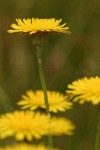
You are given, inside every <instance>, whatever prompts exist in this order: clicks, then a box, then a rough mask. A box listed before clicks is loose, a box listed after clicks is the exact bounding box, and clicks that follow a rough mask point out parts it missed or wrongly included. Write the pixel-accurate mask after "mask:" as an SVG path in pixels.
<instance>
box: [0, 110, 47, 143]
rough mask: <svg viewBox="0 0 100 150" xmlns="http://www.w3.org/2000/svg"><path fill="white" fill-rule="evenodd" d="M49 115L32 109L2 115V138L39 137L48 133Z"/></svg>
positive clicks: (0, 118)
mask: <svg viewBox="0 0 100 150" xmlns="http://www.w3.org/2000/svg"><path fill="white" fill-rule="evenodd" d="M49 119H50V117H49V116H46V115H45V114H41V113H39V112H37V113H35V112H32V111H15V112H13V113H6V114H4V115H2V116H1V117H0V138H1V139H4V138H6V137H11V136H14V137H15V138H16V139H17V140H24V139H27V140H28V141H31V140H32V139H33V138H36V139H39V138H41V137H42V136H43V135H47V134H48V130H49V128H50V127H49Z"/></svg>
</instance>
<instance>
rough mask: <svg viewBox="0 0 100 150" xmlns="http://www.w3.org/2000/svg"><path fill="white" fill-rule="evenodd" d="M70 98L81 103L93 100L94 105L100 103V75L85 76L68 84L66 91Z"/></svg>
mask: <svg viewBox="0 0 100 150" xmlns="http://www.w3.org/2000/svg"><path fill="white" fill-rule="evenodd" d="M66 93H67V96H68V98H69V99H73V101H74V102H77V101H79V103H80V104H83V103H85V102H91V103H92V104H93V105H97V104H99V103H100V77H91V78H87V77H85V78H83V79H79V80H77V81H74V82H72V84H69V85H68V90H67V91H66Z"/></svg>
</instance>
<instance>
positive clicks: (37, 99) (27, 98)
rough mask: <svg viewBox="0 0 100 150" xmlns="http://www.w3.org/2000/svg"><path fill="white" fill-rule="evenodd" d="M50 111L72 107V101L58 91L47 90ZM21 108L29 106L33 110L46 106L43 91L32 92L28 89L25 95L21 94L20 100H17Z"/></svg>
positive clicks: (55, 111)
mask: <svg viewBox="0 0 100 150" xmlns="http://www.w3.org/2000/svg"><path fill="white" fill-rule="evenodd" d="M47 95H48V101H49V106H50V111H52V112H54V113H57V112H58V111H65V110H66V109H70V108H72V103H71V102H68V101H67V100H66V98H65V96H64V95H63V94H61V93H59V92H55V91H47ZM18 105H21V106H22V109H26V108H30V109H31V110H35V109H36V108H38V107H41V108H44V109H45V108H46V106H45V100H44V94H43V91H36V92H33V91H32V90H29V91H27V92H26V95H22V100H20V101H19V102H18Z"/></svg>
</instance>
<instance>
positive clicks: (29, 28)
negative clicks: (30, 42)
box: [8, 18, 70, 34]
mask: <svg viewBox="0 0 100 150" xmlns="http://www.w3.org/2000/svg"><path fill="white" fill-rule="evenodd" d="M61 21H62V19H59V20H56V19H55V18H51V19H38V18H32V19H16V22H17V23H16V24H14V23H13V24H12V25H11V27H12V29H11V30H8V32H9V33H14V32H19V33H29V34H36V33H37V32H44V33H49V32H54V33H60V32H61V33H68V34H69V33H70V32H69V31H68V29H69V27H67V26H66V23H64V24H62V25H61V24H60V23H61Z"/></svg>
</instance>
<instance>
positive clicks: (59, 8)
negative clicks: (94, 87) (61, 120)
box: [0, 0, 100, 150]
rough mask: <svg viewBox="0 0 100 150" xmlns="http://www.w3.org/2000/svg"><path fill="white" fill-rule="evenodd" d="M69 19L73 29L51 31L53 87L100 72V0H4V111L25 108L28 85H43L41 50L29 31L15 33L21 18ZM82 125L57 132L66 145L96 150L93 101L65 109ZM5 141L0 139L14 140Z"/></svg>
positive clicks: (0, 34)
mask: <svg viewBox="0 0 100 150" xmlns="http://www.w3.org/2000/svg"><path fill="white" fill-rule="evenodd" d="M32 17H35V18H36V17H37V18H56V19H60V18H62V19H63V22H62V23H65V22H67V25H68V26H69V28H70V31H71V32H72V34H71V35H66V34H57V35H56V34H54V35H53V34H50V35H49V36H48V44H47V45H46V47H45V50H44V53H43V66H44V72H45V77H46V83H47V88H48V89H49V90H57V91H60V92H62V93H64V92H65V90H66V89H67V84H69V83H71V82H72V81H74V80H77V79H78V78H82V77H85V76H87V77H91V76H93V77H95V76H99V75H100V65H99V64H100V29H99V28H100V1H99V0H88V1H87V0H81V1H80V0H40V1H39V0H17V1H15V0H0V113H1V114H2V113H5V112H8V111H12V110H13V109H19V107H18V106H16V102H17V101H18V100H20V98H21V95H22V94H25V92H26V90H29V89H33V90H37V89H41V84H40V80H39V75H38V67H37V59H36V52H35V51H36V50H35V48H34V47H33V46H32V42H31V38H30V37H29V36H27V35H26V36H19V35H18V34H9V33H7V30H8V29H10V25H11V24H12V23H15V18H32ZM60 115H61V116H66V117H67V118H69V119H71V120H72V121H73V122H74V124H75V125H76V130H75V133H74V135H73V136H71V137H69V136H65V137H57V138H54V144H55V146H57V147H59V148H61V149H62V150H67V149H68V150H94V143H95V136H96V131H97V126H98V116H99V112H98V111H97V110H96V109H95V108H94V107H93V106H92V105H91V104H84V105H81V106H80V105H79V104H75V105H74V108H73V109H72V110H69V111H67V112H66V113H63V114H60ZM10 142H11V141H10V140H3V141H0V145H5V144H8V143H10Z"/></svg>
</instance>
